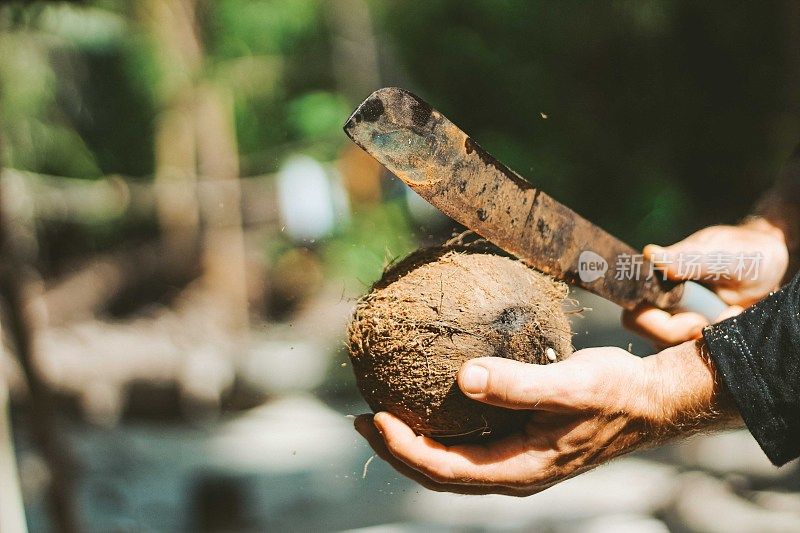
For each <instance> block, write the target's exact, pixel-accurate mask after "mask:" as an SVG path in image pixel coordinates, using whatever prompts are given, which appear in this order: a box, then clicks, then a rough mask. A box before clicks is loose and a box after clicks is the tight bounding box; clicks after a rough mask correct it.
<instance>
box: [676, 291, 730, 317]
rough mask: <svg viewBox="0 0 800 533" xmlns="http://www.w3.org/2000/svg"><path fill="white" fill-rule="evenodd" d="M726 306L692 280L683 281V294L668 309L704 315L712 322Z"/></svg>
mask: <svg viewBox="0 0 800 533" xmlns="http://www.w3.org/2000/svg"><path fill="white" fill-rule="evenodd" d="M727 308H728V304H726V303H725V302H723V301H722V300H721V299H720V297H719V296H717V294H716V293H715V292H714V291H712V290H710V289H708V288H706V287H704V286H703V285H700V284H699V283H695V282H694V281H686V282H684V283H683V294H682V295H681V298H680V300H678V302H677V303H676V304H675V305H673V306H671V308H670V309H669V311H675V312H685V311H691V312H694V313H699V314H701V315H703V316H704V317H706V318H707V319H708V320H709V322H714V321H715V320H716V319H717V318H718V317H719V315H720V314H722V312H723V311H724V310H725V309H727Z"/></svg>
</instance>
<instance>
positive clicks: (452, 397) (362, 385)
mask: <svg viewBox="0 0 800 533" xmlns="http://www.w3.org/2000/svg"><path fill="white" fill-rule="evenodd" d="M567 292H568V291H567V287H566V286H565V285H564V284H563V283H559V282H556V281H554V280H553V279H552V278H550V277H548V276H546V275H544V274H541V273H539V272H536V271H534V270H532V269H530V268H528V267H527V266H525V265H524V264H522V263H521V262H519V261H517V260H514V259H511V258H509V257H505V256H501V255H496V254H493V253H485V251H475V250H474V249H470V248H464V247H441V248H435V249H429V250H422V251H418V252H415V253H413V254H412V255H410V256H409V257H407V258H406V259H404V260H402V261H400V262H399V263H397V264H396V265H394V266H392V267H390V268H389V269H388V270H387V271H386V272H385V273H384V275H383V277H382V278H381V280H380V281H378V282H377V283H376V284H375V285H374V286H373V288H372V290H371V292H370V293H369V294H367V295H366V296H364V297H362V298H361V299H360V300H359V301H358V303H357V304H356V308H355V311H354V315H353V319H352V321H351V323H350V325H349V329H348V333H349V349H350V359H351V361H352V366H353V370H354V372H355V375H356V381H357V384H358V387H359V389H360V391H361V394H362V395H363V396H364V399H365V400H366V401H367V403H368V404H369V406H370V407H371V408H372V410H373V411H375V412H378V411H388V412H390V413H392V414H394V415H396V416H397V417H399V418H400V419H402V420H403V421H404V422H405V423H407V424H408V425H409V426H410V427H411V428H413V429H414V430H415V431H416V432H417V433H419V434H422V435H426V436H429V437H433V438H437V439H439V440H443V441H448V442H458V441H471V440H478V439H481V438H486V437H489V436H491V437H498V436H502V435H506V434H508V433H511V432H513V431H514V430H517V429H519V428H521V427H522V425H523V424H524V422H525V417H526V413H525V412H524V411H520V410H512V409H504V408H501V407H496V406H491V405H488V404H485V403H482V402H478V401H475V400H472V399H470V398H467V397H466V396H465V395H464V394H463V393H462V392H461V390H460V389H459V388H458V384H457V383H456V375H457V374H458V370H459V369H460V368H461V365H462V364H463V363H464V362H465V361H467V360H468V359H472V358H474V357H484V356H493V357H505V358H507V359H513V360H515V361H522V362H525V363H535V364H549V363H551V362H555V361H558V360H561V359H564V358H565V357H568V356H569V355H570V354H571V353H572V344H571V332H570V326H569V321H568V319H567V316H566V313H565V310H564V308H563V303H564V301H565V299H566V297H567Z"/></svg>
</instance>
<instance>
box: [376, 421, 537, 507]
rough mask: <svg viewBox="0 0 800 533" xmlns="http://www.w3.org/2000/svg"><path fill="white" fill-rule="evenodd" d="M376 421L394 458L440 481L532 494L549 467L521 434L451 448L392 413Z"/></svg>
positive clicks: (508, 492) (510, 492) (506, 492)
mask: <svg viewBox="0 0 800 533" xmlns="http://www.w3.org/2000/svg"><path fill="white" fill-rule="evenodd" d="M374 422H375V426H376V427H377V428H378V430H379V431H380V432H381V434H382V435H383V439H384V442H385V443H386V448H387V449H388V450H389V451H390V452H391V454H392V455H393V456H394V457H396V458H397V459H399V460H400V461H402V462H403V463H404V464H406V465H407V466H409V467H411V468H413V469H414V470H416V471H418V472H421V473H422V474H424V475H425V476H427V477H428V478H430V479H432V480H434V481H435V482H437V483H439V484H457V485H461V484H470V485H491V486H493V487H494V489H493V490H492V491H491V492H498V490H503V493H505V494H512V493H515V492H516V493H517V494H519V491H524V492H525V494H532V493H533V492H536V490H535V489H531V488H530V486H529V485H531V484H533V480H535V479H540V478H542V475H543V474H544V473H545V472H544V471H545V470H546V469H545V467H544V465H545V463H544V462H543V461H542V460H541V457H536V456H535V454H531V453H530V451H529V450H526V449H525V448H524V446H523V445H522V441H521V439H522V437H520V436H516V437H508V438H506V439H503V440H500V441H495V442H493V443H491V444H489V445H487V446H481V445H477V444H464V445H457V446H450V447H448V446H445V445H443V444H441V443H439V442H436V441H435V440H433V439H430V438H428V437H424V436H420V435H416V434H415V433H414V432H413V431H412V430H411V428H410V427H408V426H407V425H406V424H404V423H403V422H402V421H401V420H400V419H398V418H397V417H395V416H393V415H391V414H389V413H378V414H377V415H375V418H374ZM500 487H502V488H500ZM508 489H511V490H508ZM514 489H516V491H515V490H514Z"/></svg>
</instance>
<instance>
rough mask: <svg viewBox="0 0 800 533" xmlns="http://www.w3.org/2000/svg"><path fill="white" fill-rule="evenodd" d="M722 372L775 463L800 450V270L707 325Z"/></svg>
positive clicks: (711, 350) (711, 349) (706, 333)
mask: <svg viewBox="0 0 800 533" xmlns="http://www.w3.org/2000/svg"><path fill="white" fill-rule="evenodd" d="M703 336H704V337H705V340H706V344H707V346H708V349H709V353H710V356H711V359H712V361H713V362H714V364H715V366H716V368H717V372H718V375H719V376H721V379H722V381H723V382H724V383H725V385H726V386H727V388H728V390H729V391H730V393H731V395H732V396H733V399H734V401H735V402H736V404H737V406H738V408H739V412H740V413H741V416H742V419H743V420H744V422H745V424H747V428H748V429H749V430H750V432H751V433H752V434H753V436H754V437H755V438H756V440H757V441H758V443H759V444H760V445H761V448H762V449H763V450H764V452H765V453H766V454H767V457H769V459H770V461H772V463H773V464H775V465H778V466H780V465H782V464H784V463H786V462H788V461H790V460H792V459H794V458H796V457H798V456H800V273H799V274H798V275H796V276H795V277H794V278H793V279H792V280H791V281H790V282H789V283H788V284H786V285H785V286H784V287H783V288H782V289H781V290H779V291H777V292H775V293H773V294H771V295H769V296H767V297H766V298H764V299H763V300H761V301H760V302H758V303H757V304H755V305H753V306H752V307H749V308H748V309H746V310H745V311H743V312H742V313H741V314H740V315H739V316H736V317H733V318H729V319H728V320H725V321H723V322H720V323H719V324H715V325H712V326H709V327H707V328H705V329H704V330H703Z"/></svg>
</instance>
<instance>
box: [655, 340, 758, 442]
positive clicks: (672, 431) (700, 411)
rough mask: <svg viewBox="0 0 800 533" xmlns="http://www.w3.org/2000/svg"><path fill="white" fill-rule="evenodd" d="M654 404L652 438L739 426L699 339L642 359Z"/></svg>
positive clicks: (668, 437)
mask: <svg viewBox="0 0 800 533" xmlns="http://www.w3.org/2000/svg"><path fill="white" fill-rule="evenodd" d="M645 363H646V366H647V368H648V369H649V374H650V376H651V378H650V382H651V383H652V393H651V394H653V396H654V401H655V402H657V403H658V404H660V405H661V413H660V417H658V418H657V419H656V420H655V422H654V427H653V435H652V437H653V439H654V440H655V441H657V442H664V441H666V440H670V439H672V438H676V437H683V436H689V435H692V434H694V433H699V432H705V431H713V430H718V429H725V428H733V427H741V426H742V425H743V422H742V420H741V417H740V416H739V414H738V411H737V409H736V404H735V403H734V401H733V399H732V397H731V396H730V393H729V392H728V390H727V388H726V387H725V385H724V383H722V381H721V380H720V379H719V376H718V375H717V372H716V369H715V368H714V364H713V362H712V360H711V359H710V357H709V356H708V352H707V349H706V346H705V342H704V341H702V340H698V341H689V342H685V343H683V344H679V345H678V346H674V347H672V348H668V349H666V350H663V351H662V352H659V353H657V354H655V355H652V356H650V357H647V358H646V359H645Z"/></svg>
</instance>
